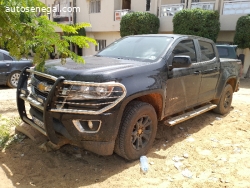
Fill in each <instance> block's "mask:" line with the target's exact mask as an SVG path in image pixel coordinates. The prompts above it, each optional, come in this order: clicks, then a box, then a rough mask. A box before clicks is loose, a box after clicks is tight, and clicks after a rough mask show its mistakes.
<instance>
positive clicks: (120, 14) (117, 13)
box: [115, 9, 131, 21]
mask: <svg viewBox="0 0 250 188" xmlns="http://www.w3.org/2000/svg"><path fill="white" fill-rule="evenodd" d="M129 12H131V10H129V9H123V10H115V21H120V20H121V19H122V17H123V16H124V15H126V14H127V13H129Z"/></svg>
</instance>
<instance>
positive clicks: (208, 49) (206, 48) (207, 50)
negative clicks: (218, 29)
mask: <svg viewBox="0 0 250 188" xmlns="http://www.w3.org/2000/svg"><path fill="white" fill-rule="evenodd" d="M199 44H200V48H201V61H209V60H212V59H214V58H215V53H214V48H213V45H212V44H211V43H209V42H204V41H199Z"/></svg>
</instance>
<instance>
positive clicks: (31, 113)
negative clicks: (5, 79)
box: [17, 68, 126, 155]
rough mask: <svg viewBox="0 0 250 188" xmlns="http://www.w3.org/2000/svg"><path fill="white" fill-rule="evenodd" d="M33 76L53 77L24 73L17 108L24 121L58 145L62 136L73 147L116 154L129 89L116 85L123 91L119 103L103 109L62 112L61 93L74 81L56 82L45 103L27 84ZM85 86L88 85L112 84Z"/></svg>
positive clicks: (56, 79) (59, 79)
mask: <svg viewBox="0 0 250 188" xmlns="http://www.w3.org/2000/svg"><path fill="white" fill-rule="evenodd" d="M31 73H33V74H39V75H40V76H41V75H42V76H49V75H45V74H42V73H38V72H36V71H32V70H30V69H28V68H26V69H24V70H23V72H22V73H21V76H20V79H19V83H18V86H17V108H18V112H19V115H20V117H21V119H22V120H23V121H24V122H26V123H28V124H29V125H31V126H32V127H34V128H36V129H37V130H38V131H40V132H41V133H43V134H44V135H46V136H47V137H48V138H49V140H50V141H51V142H52V143H54V144H58V143H60V142H61V140H60V139H61V136H58V135H63V136H64V137H66V138H67V139H68V140H70V141H71V143H73V144H75V145H79V146H80V147H84V148H85V149H87V150H90V151H92V152H95V153H98V154H101V155H109V154H112V152H113V148H114V142H115V138H116V135H117V132H118V129H119V122H120V120H119V118H118V111H119V110H118V109H119V106H120V105H119V102H120V101H121V100H122V99H123V98H124V97H125V95H126V89H125V87H124V86H123V85H122V84H120V83H115V84H113V85H115V87H120V88H122V90H123V93H122V95H121V96H120V97H119V98H118V99H117V100H115V101H114V102H112V103H109V104H108V105H106V106H104V107H103V108H101V109H94V110H82V109H80V110H78V109H73V110H72V109H58V108H56V104H55V101H56V100H57V98H58V95H60V94H59V91H58V90H59V88H62V87H63V85H65V84H69V83H72V81H67V80H65V79H64V78H63V77H59V78H53V79H54V81H55V82H54V84H53V86H52V87H51V89H50V91H49V92H48V96H47V97H46V99H45V100H44V101H41V100H37V99H36V98H35V97H33V95H32V94H31V91H30V89H29V87H28V84H27V82H28V78H29V76H30V74H31ZM73 83H74V84H75V83H80V82H73ZM81 83H82V84H87V85H107V84H110V83H84V82H81ZM27 104H28V105H27ZM28 107H29V108H30V109H29V110H28ZM98 146H99V147H98Z"/></svg>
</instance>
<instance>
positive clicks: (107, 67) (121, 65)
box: [45, 56, 150, 82]
mask: <svg viewBox="0 0 250 188" xmlns="http://www.w3.org/2000/svg"><path fill="white" fill-rule="evenodd" d="M84 60H85V64H82V63H80V64H79V63H76V62H75V61H73V60H71V59H67V60H66V64H64V65H62V64H61V59H58V60H50V61H47V62H46V64H45V73H47V74H50V75H53V76H56V77H59V76H63V77H64V78H65V79H67V80H74V81H88V82H93V81H95V82H104V81H111V80H115V79H118V78H119V77H123V76H129V75H132V74H133V73H134V71H135V70H137V69H138V70H137V71H140V70H141V67H142V66H146V65H148V64H150V63H147V62H140V61H133V60H124V59H116V58H108V57H97V56H90V57H84ZM139 69H140V70H139ZM131 70H133V71H131Z"/></svg>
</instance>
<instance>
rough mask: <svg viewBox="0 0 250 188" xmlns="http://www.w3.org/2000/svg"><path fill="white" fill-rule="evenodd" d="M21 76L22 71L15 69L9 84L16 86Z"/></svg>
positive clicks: (8, 81) (9, 78) (12, 86)
mask: <svg viewBox="0 0 250 188" xmlns="http://www.w3.org/2000/svg"><path fill="white" fill-rule="evenodd" d="M19 77H20V71H14V72H12V73H10V75H9V77H8V80H7V85H8V86H9V87H11V88H16V87H17V84H18V80H19Z"/></svg>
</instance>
